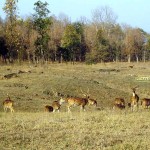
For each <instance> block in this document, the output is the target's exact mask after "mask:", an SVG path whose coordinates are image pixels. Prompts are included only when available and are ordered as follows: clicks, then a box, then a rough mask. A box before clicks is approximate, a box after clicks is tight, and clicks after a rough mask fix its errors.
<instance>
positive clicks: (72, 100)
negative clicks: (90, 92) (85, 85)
mask: <svg viewBox="0 0 150 150" xmlns="http://www.w3.org/2000/svg"><path fill="white" fill-rule="evenodd" d="M64 102H66V103H67V108H68V112H71V109H70V108H71V107H73V106H80V110H81V111H82V110H84V111H85V106H86V105H87V103H88V100H87V98H79V97H68V98H62V97H61V99H60V104H62V103H64Z"/></svg>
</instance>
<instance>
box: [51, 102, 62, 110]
mask: <svg viewBox="0 0 150 150" xmlns="http://www.w3.org/2000/svg"><path fill="white" fill-rule="evenodd" d="M52 107H53V112H55V111H56V110H57V111H58V112H59V111H60V107H61V104H60V101H53V103H52Z"/></svg>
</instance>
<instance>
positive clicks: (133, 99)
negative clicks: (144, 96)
mask: <svg viewBox="0 0 150 150" xmlns="http://www.w3.org/2000/svg"><path fill="white" fill-rule="evenodd" d="M137 87H138V86H136V87H134V88H132V91H133V93H132V97H131V99H130V103H131V111H134V109H135V108H137V109H138V108H139V96H138V95H137V94H136V93H135V91H136V88H137Z"/></svg>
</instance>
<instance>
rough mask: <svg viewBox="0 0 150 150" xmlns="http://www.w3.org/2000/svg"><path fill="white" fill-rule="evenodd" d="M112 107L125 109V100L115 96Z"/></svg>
mask: <svg viewBox="0 0 150 150" xmlns="http://www.w3.org/2000/svg"><path fill="white" fill-rule="evenodd" d="M113 105H114V106H113V109H115V108H119V109H125V100H124V99H123V98H115V100H114V104H113Z"/></svg>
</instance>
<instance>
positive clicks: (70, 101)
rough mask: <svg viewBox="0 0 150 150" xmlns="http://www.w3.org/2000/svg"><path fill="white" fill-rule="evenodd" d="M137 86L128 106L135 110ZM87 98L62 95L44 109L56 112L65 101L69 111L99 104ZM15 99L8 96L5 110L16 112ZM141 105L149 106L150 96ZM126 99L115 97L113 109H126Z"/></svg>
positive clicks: (137, 103)
mask: <svg viewBox="0 0 150 150" xmlns="http://www.w3.org/2000/svg"><path fill="white" fill-rule="evenodd" d="M136 88H137V87H134V88H132V91H133V94H132V96H131V99H130V102H129V103H128V106H129V107H131V110H132V111H134V110H135V109H138V108H139V96H138V95H137V94H136V93H135V91H136ZM84 96H85V98H80V97H67V98H63V97H61V98H60V100H58V101H54V102H53V103H52V105H51V106H50V105H46V106H45V107H44V110H45V111H46V112H55V111H58V112H59V111H60V107H61V105H62V104H63V103H67V108H68V112H71V109H70V108H71V107H72V106H80V110H84V111H85V106H86V105H93V106H95V107H96V106H97V101H96V100H94V99H91V98H90V96H89V95H87V94H84ZM13 103H14V102H13V101H12V100H11V99H10V97H9V96H8V98H7V99H6V100H5V101H4V102H3V108H4V111H5V112H7V109H9V110H10V111H11V112H14V108H13ZM141 105H142V107H143V108H149V106H150V98H143V99H142V100H141ZM125 107H126V105H125V100H124V98H115V100H114V103H113V109H115V108H119V109H125Z"/></svg>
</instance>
